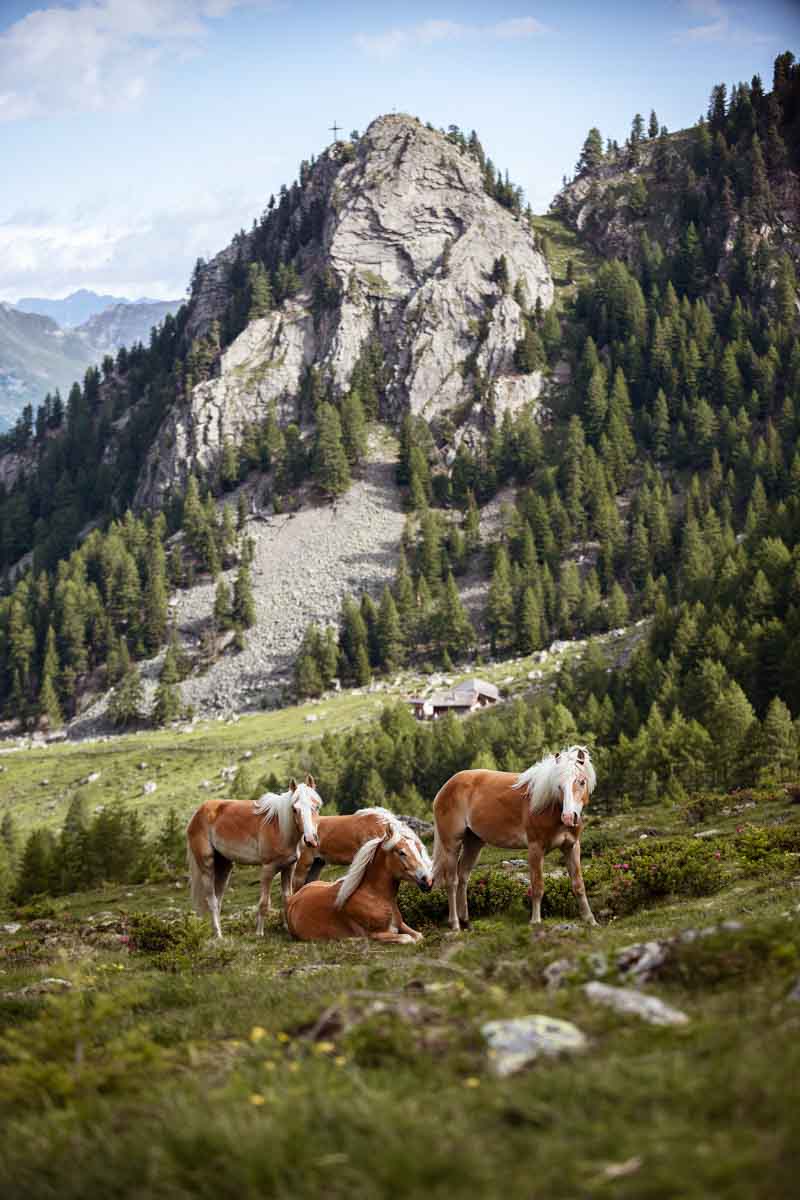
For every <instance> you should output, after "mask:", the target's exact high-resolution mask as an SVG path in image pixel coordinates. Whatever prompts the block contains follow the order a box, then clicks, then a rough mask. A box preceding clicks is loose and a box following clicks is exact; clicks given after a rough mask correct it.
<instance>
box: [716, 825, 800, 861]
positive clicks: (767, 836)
mask: <svg viewBox="0 0 800 1200" xmlns="http://www.w3.org/2000/svg"><path fill="white" fill-rule="evenodd" d="M733 845H734V848H735V850H736V853H737V855H738V856H739V858H741V859H742V861H743V862H745V863H747V864H748V865H749V866H753V865H755V864H758V865H759V866H767V865H769V866H774V867H782V866H788V865H790V863H791V859H790V857H789V853H787V852H790V853H797V852H799V851H800V829H798V827H797V826H796V825H790V826H781V825H772V826H764V825H749V824H748V825H740V826H739V828H738V829H737V831H736V837H735V838H734V841H733Z"/></svg>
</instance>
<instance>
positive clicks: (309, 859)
mask: <svg viewBox="0 0 800 1200" xmlns="http://www.w3.org/2000/svg"><path fill="white" fill-rule="evenodd" d="M313 866H314V850H313V849H312V847H311V846H303V848H302V850H301V851H300V855H299V857H298V859H297V862H296V863H295V864H294V870H293V871H292V894H294V893H295V892H299V891H300V888H301V887H302V886H303V884H304V883H310V882H311V880H310V879H309V875H310V874H311V869H312V867H313Z"/></svg>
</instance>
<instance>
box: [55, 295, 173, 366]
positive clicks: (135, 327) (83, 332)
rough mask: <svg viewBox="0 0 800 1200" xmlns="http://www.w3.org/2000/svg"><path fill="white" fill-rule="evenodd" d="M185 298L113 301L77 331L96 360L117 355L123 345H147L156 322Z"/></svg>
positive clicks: (162, 318) (171, 312)
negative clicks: (107, 355)
mask: <svg viewBox="0 0 800 1200" xmlns="http://www.w3.org/2000/svg"><path fill="white" fill-rule="evenodd" d="M181 304H182V301H181V300H135V301H131V300H124V301H120V302H119V303H115V304H111V305H109V307H108V308H104V309H103V310H102V311H101V312H98V313H95V314H94V316H92V317H89V319H88V320H86V321H84V322H83V323H82V324H80V325H79V326H77V328H76V329H75V333H76V334H77V335H78V337H80V338H81V339H82V340H83V341H84V342H85V343H86V346H87V349H88V351H89V353H90V354H91V355H92V361H93V362H99V361H100V359H101V358H102V357H104V356H105V355H106V354H112V355H113V354H116V352H117V351H118V350H119V348H120V346H133V345H134V344H135V343H136V342H143V343H145V345H146V344H147V342H149V340H150V331H151V329H152V328H153V326H154V325H160V324H161V322H162V321H163V320H164V318H165V317H166V316H167V315H168V314H174V313H176V312H177V311H178V309H179V308H180V306H181Z"/></svg>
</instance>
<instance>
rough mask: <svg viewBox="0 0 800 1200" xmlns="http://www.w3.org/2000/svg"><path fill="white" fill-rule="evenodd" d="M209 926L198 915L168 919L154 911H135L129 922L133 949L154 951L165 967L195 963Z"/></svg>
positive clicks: (158, 963) (147, 952)
mask: <svg viewBox="0 0 800 1200" xmlns="http://www.w3.org/2000/svg"><path fill="white" fill-rule="evenodd" d="M205 933H206V927H205V925H204V924H203V922H202V921H200V920H198V918H197V917H191V916H186V917H181V918H179V919H178V920H175V921H166V920H164V918H163V917H157V916H155V914H153V913H133V914H132V915H131V916H130V917H129V918H128V922H127V936H128V948H129V949H130V951H131V952H132V953H137V954H148V955H152V957H153V959H154V963H155V965H156V966H158V967H160V968H161V969H163V970H179V969H181V968H184V967H188V966H191V965H192V964H193V963H195V962H196V960H197V957H198V955H199V953H200V950H201V948H202V945H203V942H204V941H205Z"/></svg>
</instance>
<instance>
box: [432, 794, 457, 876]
mask: <svg viewBox="0 0 800 1200" xmlns="http://www.w3.org/2000/svg"><path fill="white" fill-rule="evenodd" d="M453 778H455V776H454V777H453ZM452 782H453V779H452V778H451V779H448V781H447V783H445V784H443V785H442V787H440V788H439V791H438V792H437V793H436V795H435V796H434V798H433V886H434V887H442V886H443V884H444V882H445V863H446V861H447V847H446V845H445V839H444V836H443V832H442V824H443V822H444V821H445V820H446V818H447V816H448V814H449V812H450V810H451V809H452V801H451V798H450V784H451V783H452ZM460 841H461V838H460V836H459V838H458V843H459V845H458V849H459V850H460Z"/></svg>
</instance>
